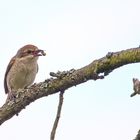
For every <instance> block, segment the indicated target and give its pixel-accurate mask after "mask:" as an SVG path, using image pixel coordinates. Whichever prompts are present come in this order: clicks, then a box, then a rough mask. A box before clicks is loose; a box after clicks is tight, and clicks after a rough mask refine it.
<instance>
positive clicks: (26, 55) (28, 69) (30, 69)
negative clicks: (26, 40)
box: [4, 45, 45, 100]
mask: <svg viewBox="0 0 140 140" xmlns="http://www.w3.org/2000/svg"><path fill="white" fill-rule="evenodd" d="M39 56H45V52H44V51H43V50H40V49H38V48H37V47H36V46H34V45H25V46H23V47H22V48H20V49H19V50H18V51H17V53H16V55H15V56H14V57H12V59H11V60H10V62H9V64H8V66H7V69H6V73H5V77H4V89H5V93H6V94H8V98H7V99H10V100H11V99H13V98H15V95H14V94H15V93H14V92H15V91H17V90H18V89H23V88H26V87H28V86H30V85H31V84H32V83H33V82H34V80H35V77H36V74H37V72H38V64H37V60H38V57H39Z"/></svg>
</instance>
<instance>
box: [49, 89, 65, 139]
mask: <svg viewBox="0 0 140 140" xmlns="http://www.w3.org/2000/svg"><path fill="white" fill-rule="evenodd" d="M63 95H64V91H61V92H60V94H59V104H58V109H57V114H56V118H55V121H54V124H53V128H52V131H51V135H50V140H54V138H55V134H56V129H57V126H58V123H59V119H60V115H61V110H62V105H63V99H64V98H63Z"/></svg>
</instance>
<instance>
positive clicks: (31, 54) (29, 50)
mask: <svg viewBox="0 0 140 140" xmlns="http://www.w3.org/2000/svg"><path fill="white" fill-rule="evenodd" d="M45 55H46V54H45V52H44V51H43V50H40V49H38V47H36V46H34V45H30V44H29V45H25V46H23V47H22V48H20V49H19V50H18V51H17V54H16V57H17V58H23V57H28V58H38V57H39V56H45Z"/></svg>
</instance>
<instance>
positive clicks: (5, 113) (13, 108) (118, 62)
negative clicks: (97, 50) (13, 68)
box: [0, 48, 140, 124]
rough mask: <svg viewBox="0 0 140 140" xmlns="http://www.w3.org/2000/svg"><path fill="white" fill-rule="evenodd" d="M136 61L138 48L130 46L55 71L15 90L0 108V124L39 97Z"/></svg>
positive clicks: (139, 58) (99, 76)
mask: <svg viewBox="0 0 140 140" xmlns="http://www.w3.org/2000/svg"><path fill="white" fill-rule="evenodd" d="M137 62H140V48H132V49H127V50H123V51H120V52H115V53H108V54H107V55H106V56H105V57H103V58H101V59H98V60H94V61H93V62H92V63H90V64H89V65H87V66H85V67H83V68H80V69H77V70H70V71H64V72H59V73H56V75H55V74H54V75H53V77H52V78H50V79H47V80H45V81H44V82H40V83H38V84H34V85H32V86H31V87H29V88H27V89H23V90H19V91H17V97H16V100H15V102H14V101H7V102H6V103H5V104H4V105H3V106H2V107H1V108H0V124H2V123H4V122H5V121H6V120H8V119H10V118H12V117H13V116H14V115H15V114H18V113H19V112H20V111H21V110H22V109H24V108H25V107H26V106H27V105H29V104H30V103H32V102H33V101H35V100H37V99H39V98H41V97H45V96H48V95H52V94H55V93H57V92H61V91H64V90H66V89H68V88H70V87H73V86H76V85H78V84H81V83H84V82H86V81H88V80H97V79H103V78H104V77H105V76H107V75H108V74H109V73H110V72H112V71H113V70H114V69H116V68H119V67H121V66H124V65H127V64H131V63H137ZM100 74H102V75H100Z"/></svg>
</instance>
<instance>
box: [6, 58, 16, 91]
mask: <svg viewBox="0 0 140 140" xmlns="http://www.w3.org/2000/svg"><path fill="white" fill-rule="evenodd" d="M15 58H16V57H15V56H14V57H13V58H12V59H11V60H10V62H9V64H8V66H7V69H6V72H5V76H4V89H5V93H6V94H7V93H8V92H9V90H8V86H7V74H8V72H9V70H10V69H11V67H12V65H13V63H14V62H15Z"/></svg>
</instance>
